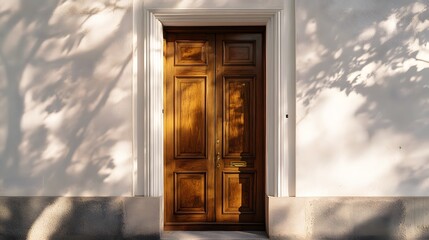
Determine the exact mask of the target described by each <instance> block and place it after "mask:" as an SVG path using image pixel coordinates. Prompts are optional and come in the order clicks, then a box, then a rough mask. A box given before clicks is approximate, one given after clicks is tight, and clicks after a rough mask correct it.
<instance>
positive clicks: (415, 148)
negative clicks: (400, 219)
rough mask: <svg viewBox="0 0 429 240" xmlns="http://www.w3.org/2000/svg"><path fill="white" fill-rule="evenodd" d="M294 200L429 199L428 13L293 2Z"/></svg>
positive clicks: (350, 1)
mask: <svg viewBox="0 0 429 240" xmlns="http://www.w3.org/2000/svg"><path fill="white" fill-rule="evenodd" d="M296 31H297V49H296V51H297V99H296V101H297V158H296V162H297V180H296V181H297V195H298V196H350V195H355V196H356V195H358V196H359V195H361V196H398V195H399V196H423V195H428V194H429V181H428V177H429V42H428V41H429V3H428V2H427V1H420V0H419V1H415V0H393V1H392V0H380V1H373V0H360V1H357V0H321V1H312V0H302V1H296Z"/></svg>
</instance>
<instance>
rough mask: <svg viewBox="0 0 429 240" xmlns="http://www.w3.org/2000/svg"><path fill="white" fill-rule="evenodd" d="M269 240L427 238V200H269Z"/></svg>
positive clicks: (407, 198) (370, 198)
mask: <svg viewBox="0 0 429 240" xmlns="http://www.w3.org/2000/svg"><path fill="white" fill-rule="evenodd" d="M268 209H269V217H268V220H267V221H268V222H269V229H268V233H269V235H270V239H428V237H429V225H428V222H429V217H428V216H429V199H428V198H427V197H425V198H423V197H420V198H418V197H415V198H411V197H388V198H383V197H377V198H375V197H308V198H307V197H303V198H301V197H298V198H275V197H270V198H269V199H268Z"/></svg>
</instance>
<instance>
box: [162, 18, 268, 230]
mask: <svg viewBox="0 0 429 240" xmlns="http://www.w3.org/2000/svg"><path fill="white" fill-rule="evenodd" d="M191 30H192V31H191V32H189V28H187V29H186V30H183V29H179V28H175V29H166V34H165V36H166V54H165V59H166V71H165V76H166V77H165V83H164V84H165V91H164V95H165V99H166V100H165V102H164V110H165V112H164V114H165V115H164V118H165V121H164V123H165V131H164V133H165V136H164V137H165V150H164V154H165V193H164V194H165V195H164V196H165V226H166V229H193V230H196V229H213V228H216V229H236V230H238V229H247V230H255V229H261V230H262V229H264V228H265V223H264V219H265V114H264V113H265V80H264V79H265V78H264V76H265V75H264V61H263V59H264V57H263V56H264V47H263V46H264V41H263V40H264V30H265V29H264V28H260V27H259V28H254V29H252V31H251V32H252V33H245V32H243V33H232V32H228V31H227V33H225V32H222V30H223V28H210V30H209V33H205V32H204V31H205V30H207V29H191Z"/></svg>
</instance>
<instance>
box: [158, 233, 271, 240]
mask: <svg viewBox="0 0 429 240" xmlns="http://www.w3.org/2000/svg"><path fill="white" fill-rule="evenodd" d="M185 239H186V240H217V239H219V240H221V239H222V240H241V239H243V240H264V239H269V238H268V236H267V234H266V233H265V232H263V231H164V232H163V234H162V236H161V240H185Z"/></svg>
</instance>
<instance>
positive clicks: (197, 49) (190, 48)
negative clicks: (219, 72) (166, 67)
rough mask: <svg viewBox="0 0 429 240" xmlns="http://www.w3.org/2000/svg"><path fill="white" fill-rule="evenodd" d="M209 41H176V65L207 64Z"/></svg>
mask: <svg viewBox="0 0 429 240" xmlns="http://www.w3.org/2000/svg"><path fill="white" fill-rule="evenodd" d="M207 48H208V42H207V41H192V40H177V41H176V42H175V56H174V60H175V64H176V65H196V66H197V65H207V61H208V60H207V57H208V54H207Z"/></svg>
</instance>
